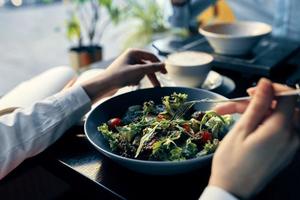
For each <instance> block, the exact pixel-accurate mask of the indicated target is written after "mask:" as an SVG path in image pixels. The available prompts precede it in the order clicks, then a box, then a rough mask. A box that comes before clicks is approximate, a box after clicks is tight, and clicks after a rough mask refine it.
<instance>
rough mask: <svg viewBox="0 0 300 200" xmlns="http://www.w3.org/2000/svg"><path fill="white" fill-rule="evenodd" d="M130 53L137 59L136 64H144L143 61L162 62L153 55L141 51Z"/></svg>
mask: <svg viewBox="0 0 300 200" xmlns="http://www.w3.org/2000/svg"><path fill="white" fill-rule="evenodd" d="M128 52H129V53H130V55H131V56H132V57H134V58H135V61H136V63H140V64H142V63H143V60H148V61H151V62H160V60H159V59H158V58H157V57H156V56H155V55H154V54H152V53H150V52H148V51H144V50H140V49H129V50H128Z"/></svg>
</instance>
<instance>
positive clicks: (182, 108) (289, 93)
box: [171, 89, 300, 120]
mask: <svg viewBox="0 0 300 200" xmlns="http://www.w3.org/2000/svg"><path fill="white" fill-rule="evenodd" d="M295 95H298V96H299V97H300V89H296V90H289V91H285V92H279V93H276V94H275V97H282V96H295ZM249 100H251V96H245V97H238V98H232V99H209V98H205V99H199V100H192V101H187V102H185V103H183V104H182V105H181V106H180V107H179V108H178V110H177V111H176V112H175V113H174V115H173V117H172V118H171V120H174V119H178V118H180V117H182V116H183V115H184V114H185V113H186V112H187V111H188V110H189V109H191V108H192V107H193V106H194V105H195V104H196V103H225V102H239V101H249Z"/></svg>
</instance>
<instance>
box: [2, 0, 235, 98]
mask: <svg viewBox="0 0 300 200" xmlns="http://www.w3.org/2000/svg"><path fill="white" fill-rule="evenodd" d="M223 3H224V2H223V0H222V1H219V4H221V6H222V4H223ZM170 9H171V7H170V2H169V1H166V0H147V1H139V0H65V1H61V0H0V44H1V45H0V76H1V78H0V96H3V95H4V94H5V93H7V92H8V91H9V90H11V89H12V88H13V87H15V86H16V85H17V84H18V83H21V82H22V81H25V80H28V79H29V78H31V77H33V76H35V75H37V74H39V73H41V72H43V71H45V70H47V69H50V68H53V67H55V66H58V65H67V66H71V67H73V68H74V69H75V70H77V71H78V70H80V69H81V67H82V66H85V65H89V64H90V63H93V62H97V61H101V60H108V59H111V58H114V57H116V56H117V55H118V54H120V52H121V51H122V50H124V49H126V48H128V47H143V48H145V47H147V45H148V46H149V44H150V43H151V41H153V40H155V39H157V38H159V37H163V36H165V35H166V34H170V33H172V34H177V35H180V36H185V35H186V32H185V30H174V29H173V28H172V29H171V28H170V26H169V24H168V20H167V19H166V18H167V16H168V15H170V12H171V11H170ZM220 10H222V11H223V10H226V6H225V8H221V9H220ZM211 13H213V12H209V11H208V12H207V13H205V12H204V13H203V14H202V20H206V21H209V20H211V19H212V18H213V17H214V16H213V14H211ZM226 13H228V12H226ZM221 15H222V12H221ZM224 17H225V18H228V19H230V20H232V15H231V14H225V15H224V16H223V18H224ZM99 51H100V52H99ZM86 52H88V54H92V55H91V56H89V57H87V56H86Z"/></svg>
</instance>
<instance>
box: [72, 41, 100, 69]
mask: <svg viewBox="0 0 300 200" xmlns="http://www.w3.org/2000/svg"><path fill="white" fill-rule="evenodd" d="M69 55H70V64H71V66H72V67H73V68H74V69H75V70H76V71H80V70H82V69H84V68H87V67H88V66H89V65H90V64H92V63H94V62H97V61H101V60H102V47H101V46H82V47H74V48H71V49H70V50H69Z"/></svg>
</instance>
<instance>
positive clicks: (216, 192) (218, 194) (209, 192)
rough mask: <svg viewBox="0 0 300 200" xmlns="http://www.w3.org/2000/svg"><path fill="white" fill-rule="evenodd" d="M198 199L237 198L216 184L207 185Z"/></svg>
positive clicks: (226, 199)
mask: <svg viewBox="0 0 300 200" xmlns="http://www.w3.org/2000/svg"><path fill="white" fill-rule="evenodd" d="M199 200H238V199H237V198H236V197H235V196H233V195H232V194H230V193H229V192H227V191H225V190H224V189H222V188H219V187H216V186H207V187H206V188H205V190H204V191H203V193H202V194H201V196H200V198H199Z"/></svg>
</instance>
